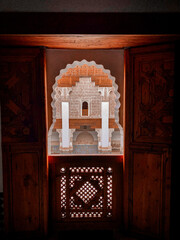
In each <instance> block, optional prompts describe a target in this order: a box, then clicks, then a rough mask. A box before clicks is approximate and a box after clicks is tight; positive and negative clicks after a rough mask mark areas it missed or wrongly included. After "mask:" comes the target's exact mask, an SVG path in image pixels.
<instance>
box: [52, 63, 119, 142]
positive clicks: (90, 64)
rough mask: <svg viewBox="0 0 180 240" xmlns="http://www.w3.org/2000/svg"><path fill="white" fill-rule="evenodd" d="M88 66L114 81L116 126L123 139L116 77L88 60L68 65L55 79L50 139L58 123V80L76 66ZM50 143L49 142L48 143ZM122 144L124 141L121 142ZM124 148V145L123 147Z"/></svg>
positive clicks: (101, 66) (100, 65)
mask: <svg viewBox="0 0 180 240" xmlns="http://www.w3.org/2000/svg"><path fill="white" fill-rule="evenodd" d="M84 64H86V65H87V66H95V67H96V68H98V69H102V71H103V72H104V73H105V74H107V75H108V78H109V79H111V80H112V86H113V87H114V93H115V95H116V99H115V102H116V106H115V122H116V124H117V125H118V127H119V130H120V134H121V138H123V128H122V126H121V125H120V123H119V108H120V106H121V103H120V100H119V99H120V93H119V92H118V85H117V84H116V82H115V77H113V76H112V75H111V72H110V70H109V69H105V68H104V66H103V65H102V64H97V63H96V62H95V61H90V62H88V61H87V60H85V59H84V60H82V61H74V62H73V63H72V64H67V65H66V68H64V69H61V70H60V73H59V75H58V76H56V78H55V83H54V85H53V87H52V89H53V92H52V94H51V97H52V102H51V107H52V118H53V122H52V124H51V127H50V129H49V132H48V137H50V135H51V134H52V130H53V127H54V124H55V121H56V107H55V100H54V96H55V88H56V87H57V86H58V80H59V79H61V78H62V77H63V75H64V74H65V73H66V72H67V71H68V70H69V69H70V68H75V67H76V66H82V65H84ZM48 142H49V141H48ZM121 142H122V141H121ZM121 146H122V145H121Z"/></svg>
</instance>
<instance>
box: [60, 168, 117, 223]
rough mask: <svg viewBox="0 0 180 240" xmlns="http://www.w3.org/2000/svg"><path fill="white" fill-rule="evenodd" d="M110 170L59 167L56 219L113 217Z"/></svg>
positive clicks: (111, 170)
mask: <svg viewBox="0 0 180 240" xmlns="http://www.w3.org/2000/svg"><path fill="white" fill-rule="evenodd" d="M112 173H113V169H112V168H111V167H107V168H105V167H67V168H64V167H62V168H61V169H60V219H59V220H64V221H69V220H73V219H76V220H81V221H82V220H85V219H88V221H90V219H95V218H97V219H104V218H109V217H112V208H113V198H112V188H113V175H112Z"/></svg>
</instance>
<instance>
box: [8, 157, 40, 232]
mask: <svg viewBox="0 0 180 240" xmlns="http://www.w3.org/2000/svg"><path fill="white" fill-rule="evenodd" d="M12 183H13V184H12V206H13V228H14V230H15V231H21V230H22V229H23V231H37V230H39V227H40V224H39V223H40V199H39V157H38V154H37V153H17V154H13V155H12Z"/></svg>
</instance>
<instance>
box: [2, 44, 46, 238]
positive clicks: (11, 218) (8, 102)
mask: <svg viewBox="0 0 180 240" xmlns="http://www.w3.org/2000/svg"><path fill="white" fill-rule="evenodd" d="M0 66H1V73H0V80H1V83H2V88H1V93H2V94H1V96H2V98H1V109H2V116H3V117H2V152H3V176H4V199H5V204H4V205H5V228H6V232H13V233H15V234H20V233H22V232H24V234H25V235H26V234H29V233H36V234H45V233H46V232H47V217H48V216H47V215H48V213H47V204H48V201H47V199H48V195H47V194H48V188H47V156H46V125H45V124H46V119H45V98H44V96H45V91H44V51H43V49H38V48H13V49H5V48H4V49H1V50H0ZM40 166H41V168H40ZM25 235H24V236H25Z"/></svg>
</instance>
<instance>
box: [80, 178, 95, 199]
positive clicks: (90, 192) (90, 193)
mask: <svg viewBox="0 0 180 240" xmlns="http://www.w3.org/2000/svg"><path fill="white" fill-rule="evenodd" d="M96 193H97V190H96V189H95V187H93V186H92V185H91V184H90V183H89V182H88V181H87V182H86V183H85V184H84V185H83V186H82V187H81V188H80V189H79V190H78V191H77V192H76V195H77V196H78V197H79V198H80V199H82V200H83V202H84V203H88V202H89V201H90V200H92V198H94V197H95V195H96Z"/></svg>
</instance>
